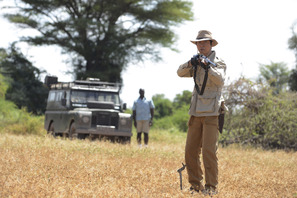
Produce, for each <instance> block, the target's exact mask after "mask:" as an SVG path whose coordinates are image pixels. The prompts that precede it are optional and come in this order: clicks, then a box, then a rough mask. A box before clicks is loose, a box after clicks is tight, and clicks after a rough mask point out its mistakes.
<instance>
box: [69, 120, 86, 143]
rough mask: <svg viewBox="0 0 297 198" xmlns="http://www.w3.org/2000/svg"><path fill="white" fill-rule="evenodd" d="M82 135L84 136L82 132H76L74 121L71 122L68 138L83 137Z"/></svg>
mask: <svg viewBox="0 0 297 198" xmlns="http://www.w3.org/2000/svg"><path fill="white" fill-rule="evenodd" d="M84 137H85V136H84V135H83V134H79V133H77V132H76V127H75V123H74V122H72V123H71V125H70V127H69V138H70V139H84Z"/></svg>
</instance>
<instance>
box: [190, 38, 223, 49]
mask: <svg viewBox="0 0 297 198" xmlns="http://www.w3.org/2000/svg"><path fill="white" fill-rule="evenodd" d="M190 41H191V42H192V43H193V44H195V45H196V43H197V42H200V41H212V47H214V46H216V45H217V44H218V41H216V40H215V39H210V38H203V39H196V40H190Z"/></svg>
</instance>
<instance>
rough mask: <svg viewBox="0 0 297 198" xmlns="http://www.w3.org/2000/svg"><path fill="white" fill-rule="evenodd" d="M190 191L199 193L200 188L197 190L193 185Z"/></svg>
mask: <svg viewBox="0 0 297 198" xmlns="http://www.w3.org/2000/svg"><path fill="white" fill-rule="evenodd" d="M189 191H190V192H191V194H194V193H199V190H197V189H196V188H194V187H193V186H191V187H190V189H189Z"/></svg>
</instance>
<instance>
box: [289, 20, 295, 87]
mask: <svg viewBox="0 0 297 198" xmlns="http://www.w3.org/2000/svg"><path fill="white" fill-rule="evenodd" d="M296 27H297V21H296V22H295V23H294V24H293V25H292V37H291V38H289V40H288V44H289V49H291V50H292V51H293V52H294V53H295V57H296V62H295V63H296V65H295V69H292V71H291V74H290V77H289V82H288V83H289V86H290V90H291V91H297V33H296V32H295V30H296Z"/></svg>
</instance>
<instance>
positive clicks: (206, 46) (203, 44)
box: [196, 41, 212, 56]
mask: <svg viewBox="0 0 297 198" xmlns="http://www.w3.org/2000/svg"><path fill="white" fill-rule="evenodd" d="M210 43H211V42H210V41H199V42H197V43H196V45H197V49H198V51H199V53H200V54H203V55H204V56H208V55H209V54H210V52H211V47H212V46H211V44H210Z"/></svg>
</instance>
